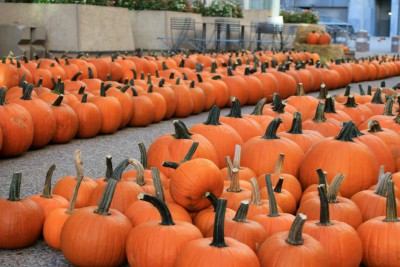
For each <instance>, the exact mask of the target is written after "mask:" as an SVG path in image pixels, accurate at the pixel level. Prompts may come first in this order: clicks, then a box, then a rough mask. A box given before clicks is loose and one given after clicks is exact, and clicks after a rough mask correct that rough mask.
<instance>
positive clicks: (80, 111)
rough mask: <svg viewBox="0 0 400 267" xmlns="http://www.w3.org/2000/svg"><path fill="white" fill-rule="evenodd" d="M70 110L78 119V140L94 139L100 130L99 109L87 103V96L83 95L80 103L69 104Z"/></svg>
mask: <svg viewBox="0 0 400 267" xmlns="http://www.w3.org/2000/svg"><path fill="white" fill-rule="evenodd" d="M71 108H72V109H73V110H74V111H75V113H76V116H77V117H78V132H77V133H76V137H78V138H92V137H95V136H96V135H97V134H98V133H99V132H100V129H101V126H102V124H101V113H100V110H99V108H98V107H97V106H96V105H95V104H93V103H90V102H87V94H84V95H83V97H82V100H81V102H78V103H73V104H71Z"/></svg>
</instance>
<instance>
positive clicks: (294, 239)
mask: <svg viewBox="0 0 400 267" xmlns="http://www.w3.org/2000/svg"><path fill="white" fill-rule="evenodd" d="M306 220H307V216H305V215H304V214H299V215H297V216H296V219H295V220H294V221H293V224H292V225H291V227H290V230H289V231H285V232H279V233H276V234H274V235H272V236H270V237H268V238H267V239H265V240H264V242H263V243H262V244H261V246H260V248H259V250H258V253H257V255H258V258H259V260H260V264H261V265H262V266H274V265H276V264H277V263H278V264H279V265H281V266H299V267H300V266H304V267H306V266H330V265H329V254H328V252H327V251H326V250H325V248H324V247H323V245H322V244H321V243H320V242H319V241H317V240H315V239H314V238H313V237H311V236H310V235H308V234H305V233H303V226H304V223H305V221H306ZM282 255H285V256H284V257H283V256H282Z"/></svg>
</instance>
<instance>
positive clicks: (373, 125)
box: [368, 120, 383, 133]
mask: <svg viewBox="0 0 400 267" xmlns="http://www.w3.org/2000/svg"><path fill="white" fill-rule="evenodd" d="M368 128H369V130H368V132H369V133H378V132H383V129H382V127H381V125H380V124H379V121H377V120H370V121H369V122H368Z"/></svg>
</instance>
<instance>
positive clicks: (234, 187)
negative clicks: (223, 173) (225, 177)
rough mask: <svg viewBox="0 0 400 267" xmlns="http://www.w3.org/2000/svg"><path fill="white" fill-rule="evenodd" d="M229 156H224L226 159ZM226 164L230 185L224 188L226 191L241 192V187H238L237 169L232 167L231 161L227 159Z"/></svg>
mask: <svg viewBox="0 0 400 267" xmlns="http://www.w3.org/2000/svg"><path fill="white" fill-rule="evenodd" d="M227 158H229V156H227V157H226V159H227ZM226 163H227V166H228V173H229V177H230V181H231V184H230V186H229V187H228V188H227V189H226V191H228V192H236V193H238V192H241V191H242V189H240V183H239V169H238V168H236V167H234V166H233V164H232V162H230V158H229V160H227V161H226Z"/></svg>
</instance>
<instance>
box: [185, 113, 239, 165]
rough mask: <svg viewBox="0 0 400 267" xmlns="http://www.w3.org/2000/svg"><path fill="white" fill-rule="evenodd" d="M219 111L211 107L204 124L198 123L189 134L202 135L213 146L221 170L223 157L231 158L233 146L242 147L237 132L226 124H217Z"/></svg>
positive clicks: (233, 150) (223, 161)
mask: <svg viewBox="0 0 400 267" xmlns="http://www.w3.org/2000/svg"><path fill="white" fill-rule="evenodd" d="M219 115H220V110H219V108H218V107H217V106H213V107H212V108H211V110H210V112H209V113H208V118H207V120H206V121H205V122H204V123H198V124H195V125H193V126H192V127H191V128H190V132H193V133H197V134H201V135H203V136H204V137H205V138H207V139H208V141H210V143H211V144H212V145H213V146H214V148H215V151H216V152H217V156H218V167H219V168H223V167H225V166H224V163H225V156H230V157H231V158H233V156H234V152H235V145H243V139H242V137H241V136H240V135H239V134H238V132H237V131H236V130H235V129H233V128H232V127H231V126H229V125H227V124H223V123H220V122H219Z"/></svg>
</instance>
